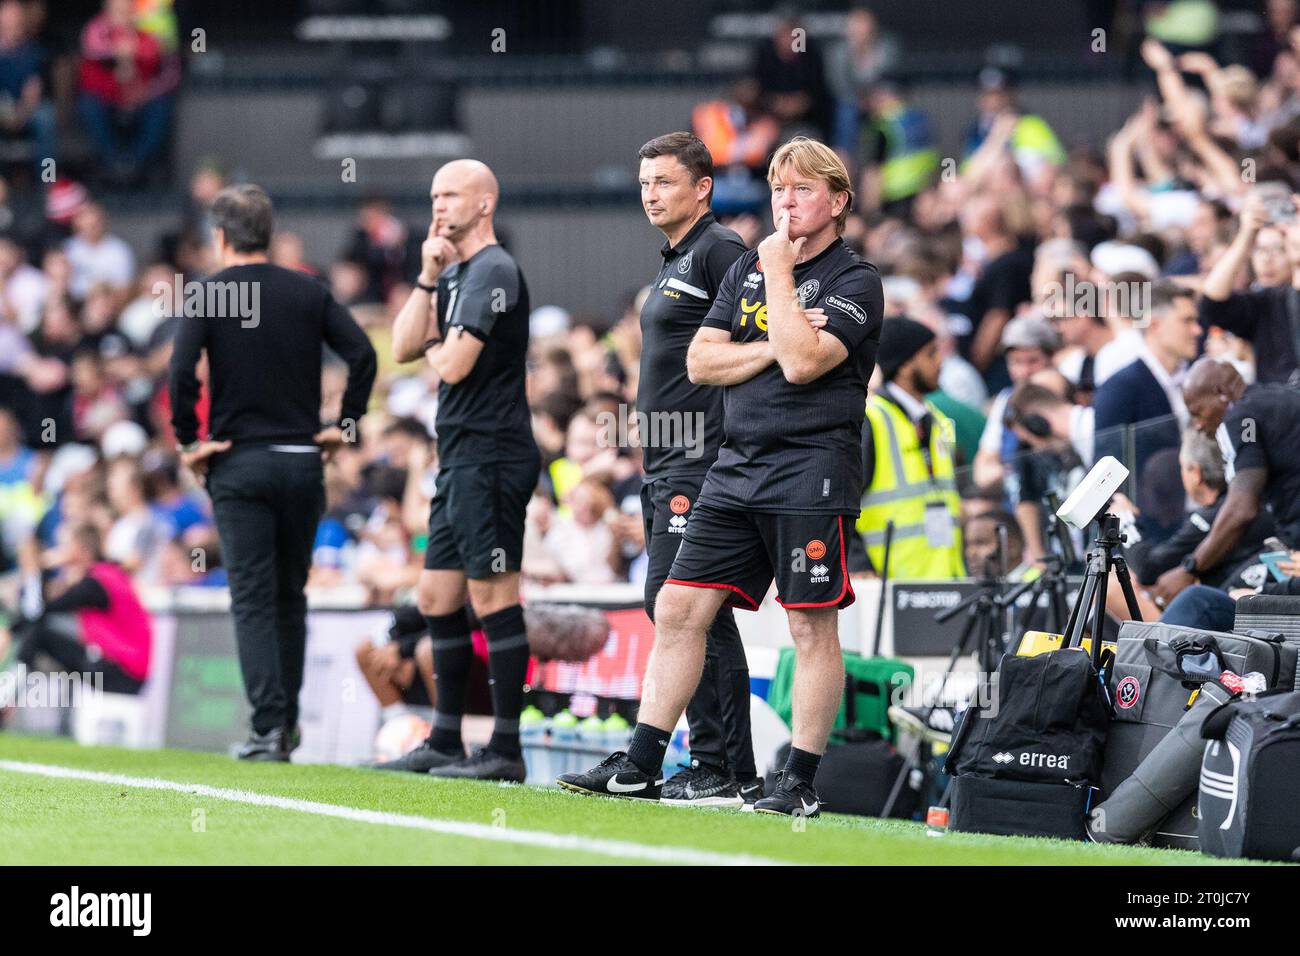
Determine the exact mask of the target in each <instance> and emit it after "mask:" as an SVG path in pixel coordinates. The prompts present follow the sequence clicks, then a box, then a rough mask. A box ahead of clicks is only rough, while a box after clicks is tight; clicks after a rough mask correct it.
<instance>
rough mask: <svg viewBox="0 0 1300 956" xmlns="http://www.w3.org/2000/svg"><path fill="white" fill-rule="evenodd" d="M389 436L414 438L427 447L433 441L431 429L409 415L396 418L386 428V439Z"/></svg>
mask: <svg viewBox="0 0 1300 956" xmlns="http://www.w3.org/2000/svg"><path fill="white" fill-rule="evenodd" d="M389 435H406V436H407V437H408V438H413V439H415V440H416V441H419V442H422V443H424V444H426V445H427V444H429V442H430V441H431V440H432V439H431V436H430V435H429V429H427V428H425V427H424V423H423V422H422V421H420V420H419V419H418V418H412V417H410V416H409V415H404V416H402V417H400V418H395V419H394V420H393V421H392V422H391V423H390V424H389V425H388V426H387V427H386V428H384V437H385V438H387V437H388V436H389Z"/></svg>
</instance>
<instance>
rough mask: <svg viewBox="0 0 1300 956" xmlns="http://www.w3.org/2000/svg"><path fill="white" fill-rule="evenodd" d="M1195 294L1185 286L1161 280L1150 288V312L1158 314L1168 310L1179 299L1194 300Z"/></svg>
mask: <svg viewBox="0 0 1300 956" xmlns="http://www.w3.org/2000/svg"><path fill="white" fill-rule="evenodd" d="M1195 298H1196V293H1194V292H1193V291H1192V290H1191V289H1189V288H1187V287H1186V286H1181V285H1178V284H1177V283H1174V282H1169V281H1167V280H1161V281H1159V282H1156V283H1155V284H1153V285H1152V286H1151V311H1152V312H1153V313H1154V312H1160V311H1162V310H1164V309H1167V308H1169V307H1170V306H1171V305H1173V304H1174V303H1175V302H1176V301H1178V300H1179V299H1193V300H1194V299H1195Z"/></svg>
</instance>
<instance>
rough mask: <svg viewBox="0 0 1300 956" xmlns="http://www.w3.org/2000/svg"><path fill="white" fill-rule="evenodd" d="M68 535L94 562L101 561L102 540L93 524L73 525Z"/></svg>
mask: <svg viewBox="0 0 1300 956" xmlns="http://www.w3.org/2000/svg"><path fill="white" fill-rule="evenodd" d="M68 534H69V536H70V537H71V538H72V540H73V541H75V542H76V543H77V544H78V545H80V546H81V547H83V548H85V549H86V550H87V551H89V552H90V555H91V557H92V558H93V559H94V560H96V561H102V560H103V558H104V548H103V539H102V538H101V537H100V534H99V529H98V528H96V527H95V526H94V525H93V524H86V523H82V524H76V525H73V526H72V527H71V528H69V529H68Z"/></svg>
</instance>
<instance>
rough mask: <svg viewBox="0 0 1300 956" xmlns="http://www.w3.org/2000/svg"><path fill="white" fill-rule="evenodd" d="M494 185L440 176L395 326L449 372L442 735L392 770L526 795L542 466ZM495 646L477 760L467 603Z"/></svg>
mask: <svg viewBox="0 0 1300 956" xmlns="http://www.w3.org/2000/svg"><path fill="white" fill-rule="evenodd" d="M499 195H500V193H499V191H498V186H497V179H496V176H494V175H493V174H492V170H491V169H489V168H488V167H487V166H486V165H484V164H483V163H480V162H478V161H477V160H473V159H458V160H455V161H453V162H450V163H447V164H446V165H445V166H443V167H442V168H440V169H439V170H438V172H437V174H436V175H435V176H434V178H433V185H432V187H431V188H430V192H429V198H430V200H431V201H432V206H433V210H432V211H433V222H432V223H431V224H430V226H429V235H428V238H427V239H425V241H424V245H423V246H422V248H421V250H420V259H421V266H420V278H419V281H418V282H417V283H416V288H415V289H414V290H413V291H412V292H411V295H410V298H408V299H407V300H406V304H405V305H404V306H402V310H401V311H400V312H399V313H398V314H397V318H396V319H395V320H394V322H393V357H394V358H395V359H396V360H397V361H399V362H409V361H411V360H413V359H418V358H421V357H423V358H424V359H425V360H426V361H427V362H428V363H429V364H430V365H431V366H432V367H433V369H434V371H436V372H437V373H438V379H439V385H438V417H437V420H436V422H435V423H434V424H435V429H436V430H437V433H438V468H439V470H438V478H437V482H436V484H435V490H434V495H433V501H432V503H431V504H430V508H429V546H428V550H427V551H426V553H425V556H424V572H423V573H422V574H421V575H420V581H419V584H418V585H417V587H416V592H417V601H418V603H419V606H420V611H421V613H422V614H424V616H425V619H426V620H427V621H428V623H429V636H430V638H431V639H432V642H433V670H434V680H435V682H436V689H437V691H438V695H437V697H438V699H437V701H436V702H435V712H434V721H433V730H432V732H431V733H430V734H429V737H428V738H427V739H426V740H425V741H424V742H423V743H421V744H420V745H419V746H418V747H416V748H415V749H414V750H412V751H411V752H410V753H407V754H404V755H403V756H402V757H400V758H398V759H397V760H394V761H390V762H388V763H385V764H380V765H379V766H380V768H381V769H385V770H406V771H412V772H415V773H428V774H431V775H432V776H435V777H458V778H462V779H474V780H503V781H517V782H519V783H523V781H524V776H525V767H524V759H523V752H522V750H521V749H520V744H519V712H520V710H521V709H522V707H523V701H524V679H525V678H526V677H527V674H528V657H529V650H528V634H527V631H526V630H525V628H524V613H523V608H521V607H520V605H519V564H520V560H521V559H522V557H523V550H524V512H525V509H526V508H527V507H528V500H529V498H531V497H532V494H533V490H534V489H535V488H536V487H537V476H538V474H539V473H540V471H541V456H540V454H539V452H538V450H537V445H536V444H535V443H534V442H533V429H532V417H531V415H530V414H529V411H528V400H527V397H526V396H525V394H524V379H525V374H526V360H527V356H528V286H527V284H526V283H525V282H524V276H523V273H522V272H520V270H519V266H518V265H517V264H516V263H515V260H514V257H513V256H511V255H510V253H508V252H506V251H505V249H503V248H501V246H500V245H499V244H498V243H497V238H496V232H495V231H494V229H493V226H492V217H493V215H494V214H495V213H496V208H497V200H498V198H499ZM467 590H468V597H469V600H470V601H471V602H472V604H473V611H474V613H475V615H476V616H477V617H478V619H479V621H480V622H482V628H483V631H484V633H485V634H486V635H487V646H488V683H489V685H490V688H491V693H492V712H493V716H494V718H495V720H494V722H493V725H492V738H491V740H489V741H488V744H487V746H486V747H483V748H480V749H478V750H476V751H475V752H474V753H473V754H470V755H466V753H465V744H464V741H463V739H462V737H461V717H462V716H463V714H464V712H465V692H466V688H467V686H468V683H469V675H470V664H471V662H472V661H473V658H474V647H473V642H472V638H471V624H470V618H469V614H468V611H467V608H466V606H465V600H466V591H467Z"/></svg>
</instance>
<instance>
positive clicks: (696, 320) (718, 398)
mask: <svg viewBox="0 0 1300 956" xmlns="http://www.w3.org/2000/svg"><path fill="white" fill-rule="evenodd" d="M638 155H640V157H641V169H640V178H641V203H642V206H643V207H644V208H645V212H646V216H647V217H648V218H649V219H650V221H651V223H653V224H654V225H655V226H657V227H658V228H659V229H660V230H662V231H663V233H664V236H665V237H666V241H665V242H664V244H663V248H662V249H660V255H661V260H660V268H659V274H658V275H657V276H655V279H654V283H653V284H652V285H651V287H650V294H649V295H648V296H646V300H645V305H643V306H642V307H641V377H640V380H639V383H638V386H637V402H636V404H637V412H638V413H639V415H641V416H644V420H645V421H646V423H647V425H648V426H649V427H648V428H647V429H646V433H645V434H642V435H641V436H640V437H641V447H642V460H643V462H644V465H643V467H644V469H645V480H644V483H643V484H642V486H641V517H642V519H643V521H644V523H645V547H646V554H647V556H648V558H649V567H648V568H647V570H646V580H645V607H646V613H647V614H649V615H650V619H651V620H654V608H655V598H656V597H657V596H658V594H659V589H660V588H662V587H663V584H664V579H665V578H667V577H668V570H669V568H671V567H672V563H673V559H674V558H676V557H677V549H678V546H679V545H680V544H681V541H682V533H683V532H684V531H685V530H686V526H687V524H688V523H689V521H690V518H691V508H692V507H693V506H694V505H695V502H696V500H697V499H698V498H699V496H700V486H701V485H702V484H703V483H704V476H705V474H706V473H707V472H708V470H709V466H710V465H712V464H713V462H714V460H715V459H716V458H717V457H718V446H719V445H720V444H721V443H722V389H720V388H715V387H713V386H710V385H696V384H695V383H694V382H692V381H691V380H690V379H689V378H688V377H687V375H686V351H687V349H688V348H690V344H691V340H692V339H693V338H694V337H695V333H696V332H697V331H699V328H700V322H702V321H703V319H704V317H705V315H707V314H708V311H709V307H710V306H711V305H713V299H714V297H715V296H716V295H717V293H718V286H719V285H720V284H721V282H722V277H723V276H724V275H726V272H727V270H728V269H730V268H731V265H732V263H734V262H735V261H736V260H737V259H738V258H740V256H741V255H743V254H744V252H745V244H744V242H743V241H741V238H740V236H738V235H736V233H735V232H733V231H732V230H730V229H728V228H726V227H725V226H721V225H719V224H718V223H717V221H716V220H715V219H714V218H713V213H712V211H711V210H710V209H709V201H710V199H711V197H712V194H713V160H712V157H710V155H709V150H708V147H706V146H705V145H704V143H702V142H701V141H700V140H699V139H698V138H697V137H695V136H693V135H692V134H690V133H668V134H666V135H664V136H659V137H656V138H655V139H652V140H650V142H648V143H646V144H645V145H644V146H642V147H641V149H640V152H639V154H638ZM686 720H687V723H688V724H689V725H690V742H691V760H690V765H689V766H688V767H686V768H685V769H683V770H682V771H681V772H680V773H677V774H674V775H673V777H672V778H671V779H669V780H668V781H667V782H666V783H665V784H664V791H663V800H664V802H665V803H674V804H682V805H689V806H730V807H739V806H741V804H742V803H744V802H746V801H747V800H748V802H753V801H754V800H756V799H758V797H760V796H762V784H761V782H760V781H759V779H758V776H757V773H756V771H755V768H754V745H753V741H752V739H751V737H750V730H749V665H748V662H747V661H746V660H745V647H744V645H743V644H742V643H741V641H740V631H739V630H738V629H737V628H736V620H735V618H734V617H733V616H732V613H731V609H730V608H727V607H724V608H722V609H721V610H720V611H719V612H718V616H717V618H715V619H714V621H713V624H712V625H711V626H710V627H709V636H708V644H707V646H706V648H705V656H704V672H703V674H702V676H701V677H700V684H699V687H698V688H696V691H695V695H694V696H693V697H692V698H691V702H690V703H689V704H688V705H687V707H686Z"/></svg>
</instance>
